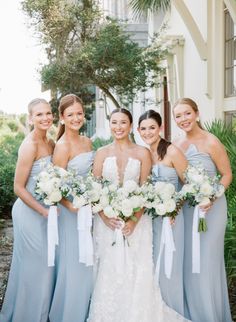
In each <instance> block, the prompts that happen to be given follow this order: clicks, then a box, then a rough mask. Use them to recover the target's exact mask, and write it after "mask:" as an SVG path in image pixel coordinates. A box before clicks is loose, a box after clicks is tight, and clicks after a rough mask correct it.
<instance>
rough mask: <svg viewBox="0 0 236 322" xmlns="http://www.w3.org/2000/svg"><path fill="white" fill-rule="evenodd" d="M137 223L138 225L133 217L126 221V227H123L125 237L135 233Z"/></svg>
mask: <svg viewBox="0 0 236 322" xmlns="http://www.w3.org/2000/svg"><path fill="white" fill-rule="evenodd" d="M136 225H137V222H135V221H133V220H131V219H129V220H127V221H126V223H125V226H124V228H123V229H122V233H123V235H124V236H125V237H128V236H130V235H131V234H132V233H133V231H134V229H135V227H136Z"/></svg>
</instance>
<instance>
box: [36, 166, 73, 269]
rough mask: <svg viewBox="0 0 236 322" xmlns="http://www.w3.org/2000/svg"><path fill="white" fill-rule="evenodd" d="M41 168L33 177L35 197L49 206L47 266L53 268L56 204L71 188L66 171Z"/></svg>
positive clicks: (56, 232) (56, 230)
mask: <svg viewBox="0 0 236 322" xmlns="http://www.w3.org/2000/svg"><path fill="white" fill-rule="evenodd" d="M42 166H43V170H42V171H41V172H40V173H39V174H38V175H37V176H36V177H35V180H36V185H35V195H36V198H37V199H38V200H41V201H42V202H43V203H44V204H45V205H47V206H50V208H49V213H48V222H47V238H48V266H54V261H55V246H56V245H58V244H59V237H58V227H57V204H58V203H59V201H60V200H61V199H62V198H63V197H67V196H68V195H69V194H70V192H71V188H70V185H69V183H68V178H69V174H68V172H67V171H66V170H64V169H63V168H60V167H57V166H54V165H53V164H51V163H49V164H47V165H44V164H42Z"/></svg>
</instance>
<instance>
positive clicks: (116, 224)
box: [100, 213, 122, 230]
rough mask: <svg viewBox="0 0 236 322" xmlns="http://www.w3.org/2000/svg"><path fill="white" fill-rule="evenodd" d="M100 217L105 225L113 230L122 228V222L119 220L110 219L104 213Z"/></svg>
mask: <svg viewBox="0 0 236 322" xmlns="http://www.w3.org/2000/svg"><path fill="white" fill-rule="evenodd" d="M100 217H101V218H102V220H103V222H104V224H105V225H106V226H107V227H108V228H110V229H111V230H115V229H120V228H121V227H122V221H121V220H120V219H118V218H108V217H107V216H105V215H104V214H103V213H102V214H101V213H100Z"/></svg>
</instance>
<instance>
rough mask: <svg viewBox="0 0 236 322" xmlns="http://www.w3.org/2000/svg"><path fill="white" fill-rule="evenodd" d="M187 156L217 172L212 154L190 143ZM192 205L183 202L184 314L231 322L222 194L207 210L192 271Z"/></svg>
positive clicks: (200, 321)
mask: <svg viewBox="0 0 236 322" xmlns="http://www.w3.org/2000/svg"><path fill="white" fill-rule="evenodd" d="M186 157H187V159H188V161H189V163H190V164H191V165H195V166H197V164H198V163H199V162H201V163H202V164H203V165H204V168H205V169H206V170H207V172H208V174H209V175H210V176H214V175H215V174H216V166H215V164H214V162H213V161H212V159H211V157H210V156H209V155H208V154H207V153H204V152H200V151H198V149H197V147H196V146H195V145H194V144H190V146H189V148H188V150H187V151H186ZM193 210H194V209H193V208H192V207H189V206H188V205H185V206H184V226H185V250H184V292H185V301H186V303H185V305H186V307H185V314H186V316H187V317H189V318H190V319H191V320H192V321H194V322H231V321H232V318H231V313H230V307H229V299H228V290H227V282H226V274H225V264H224V235H225V228H226V222H227V204H226V199H225V196H222V197H220V198H218V199H217V200H215V201H214V203H213V206H212V207H211V209H210V210H209V211H208V212H207V215H206V217H205V218H206V221H207V227H208V230H207V232H205V233H201V236H200V252H201V253H200V273H199V274H198V273H192V223H193Z"/></svg>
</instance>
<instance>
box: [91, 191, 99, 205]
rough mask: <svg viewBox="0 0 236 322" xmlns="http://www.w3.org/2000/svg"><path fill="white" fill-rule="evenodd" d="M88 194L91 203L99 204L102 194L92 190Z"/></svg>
mask: <svg viewBox="0 0 236 322" xmlns="http://www.w3.org/2000/svg"><path fill="white" fill-rule="evenodd" d="M88 194H89V199H90V201H91V202H97V201H98V200H99V198H100V193H99V191H97V190H91V191H89V192H88Z"/></svg>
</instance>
